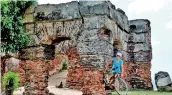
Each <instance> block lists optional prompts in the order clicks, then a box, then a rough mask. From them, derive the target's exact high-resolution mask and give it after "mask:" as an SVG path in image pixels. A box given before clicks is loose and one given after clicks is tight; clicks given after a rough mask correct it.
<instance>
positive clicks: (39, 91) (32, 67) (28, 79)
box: [22, 60, 49, 95]
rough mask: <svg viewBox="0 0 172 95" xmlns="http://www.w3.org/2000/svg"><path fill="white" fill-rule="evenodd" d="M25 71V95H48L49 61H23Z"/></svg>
mask: <svg viewBox="0 0 172 95" xmlns="http://www.w3.org/2000/svg"><path fill="white" fill-rule="evenodd" d="M22 63H23V69H24V71H25V84H24V88H25V91H24V92H23V95H48V93H49V91H48V89H47V87H48V69H47V67H48V66H47V64H48V61H45V60H26V61H22Z"/></svg>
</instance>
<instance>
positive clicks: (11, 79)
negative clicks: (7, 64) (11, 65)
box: [2, 72, 19, 95]
mask: <svg viewBox="0 0 172 95" xmlns="http://www.w3.org/2000/svg"><path fill="white" fill-rule="evenodd" d="M2 83H3V86H4V87H5V93H6V95H12V93H13V91H14V90H15V89H17V88H18V87H19V76H18V74H17V73H14V72H7V73H5V74H4V75H3V78H2Z"/></svg>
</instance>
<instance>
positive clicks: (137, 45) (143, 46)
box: [133, 43, 151, 52]
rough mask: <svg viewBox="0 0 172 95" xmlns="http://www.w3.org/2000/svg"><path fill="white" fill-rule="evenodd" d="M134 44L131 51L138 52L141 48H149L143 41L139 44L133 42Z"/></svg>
mask: <svg viewBox="0 0 172 95" xmlns="http://www.w3.org/2000/svg"><path fill="white" fill-rule="evenodd" d="M134 46H135V48H134V51H133V52H138V51H140V50H143V51H149V50H151V48H150V46H149V45H147V44H144V43H142V44H141V43H140V44H135V45H134Z"/></svg>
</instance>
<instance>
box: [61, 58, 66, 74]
mask: <svg viewBox="0 0 172 95" xmlns="http://www.w3.org/2000/svg"><path fill="white" fill-rule="evenodd" d="M63 70H67V61H66V60H64V61H63V65H62V68H61V69H60V72H62V71H63Z"/></svg>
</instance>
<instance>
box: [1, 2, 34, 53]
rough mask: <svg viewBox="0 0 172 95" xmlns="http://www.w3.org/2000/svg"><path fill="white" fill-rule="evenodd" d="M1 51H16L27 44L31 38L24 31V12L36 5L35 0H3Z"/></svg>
mask: <svg viewBox="0 0 172 95" xmlns="http://www.w3.org/2000/svg"><path fill="white" fill-rule="evenodd" d="M0 3H1V41H2V42H1V52H5V53H9V52H16V51H17V50H19V49H20V48H21V47H24V46H26V45H27V43H28V41H29V38H28V37H27V35H26V34H25V33H24V27H23V22H22V20H23V14H24V12H25V10H26V9H27V8H28V7H29V6H31V5H36V4H37V2H36V1H34V0H23V1H22V0H1V1H0Z"/></svg>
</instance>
